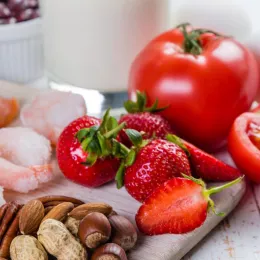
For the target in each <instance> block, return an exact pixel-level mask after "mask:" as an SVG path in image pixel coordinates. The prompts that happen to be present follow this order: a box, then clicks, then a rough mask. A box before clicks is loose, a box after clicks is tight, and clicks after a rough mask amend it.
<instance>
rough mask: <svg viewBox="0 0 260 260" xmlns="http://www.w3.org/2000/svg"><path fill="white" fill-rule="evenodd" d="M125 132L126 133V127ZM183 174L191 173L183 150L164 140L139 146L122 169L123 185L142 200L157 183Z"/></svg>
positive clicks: (159, 183)
mask: <svg viewBox="0 0 260 260" xmlns="http://www.w3.org/2000/svg"><path fill="white" fill-rule="evenodd" d="M126 131H127V133H128V134H129V129H128V130H126ZM130 131H133V130H130ZM134 133H135V134H137V133H138V132H134ZM139 134H140V133H139ZM129 136H130V138H132V137H131V134H130V135H129ZM182 173H184V174H187V175H190V174H191V172H190V166H189V161H188V158H187V155H186V154H185V152H184V151H183V150H182V149H181V148H180V147H179V146H178V145H176V144H173V143H171V142H168V141H167V140H163V139H155V140H152V141H150V142H149V143H148V144H147V143H145V145H141V147H139V149H138V150H137V152H136V155H135V158H134V160H133V162H132V163H131V164H130V165H129V164H128V166H127V167H126V169H125V172H124V174H125V175H124V184H125V188H126V190H127V191H128V193H129V194H130V195H131V196H132V197H134V198H135V199H136V200H138V201H144V200H145V199H146V198H147V197H148V196H149V195H150V194H151V193H152V192H153V190H154V189H155V188H157V187H158V186H159V185H161V184H163V183H164V182H165V181H167V180H169V179H171V178H173V177H178V176H181V174H182ZM118 179H119V180H120V178H118V175H117V180H118Z"/></svg>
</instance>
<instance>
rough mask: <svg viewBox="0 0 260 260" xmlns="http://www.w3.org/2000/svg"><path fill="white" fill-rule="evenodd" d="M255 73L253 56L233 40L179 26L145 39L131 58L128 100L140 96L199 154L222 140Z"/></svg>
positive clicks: (243, 105)
mask: <svg viewBox="0 0 260 260" xmlns="http://www.w3.org/2000/svg"><path fill="white" fill-rule="evenodd" d="M258 81H259V75H258V70H257V63H256V60H255V58H254V56H253V54H252V53H251V52H250V51H249V50H248V49H247V48H245V47H244V46H243V45H242V44H240V43H238V42H237V41H235V40H234V39H233V38H227V37H222V36H218V35H216V34H214V33H212V32H209V31H205V30H200V29H192V28H191V27H190V26H185V25H184V26H181V27H178V28H175V29H173V30H171V31H167V32H165V33H163V34H162V35H160V36H158V37H157V38H155V39H154V40H153V41H151V42H150V43H149V44H148V45H147V46H146V47H145V48H144V49H143V51H141V52H140V53H139V55H138V56H137V57H136V59H135V60H134V62H133V64H132V67H131V71H130V76H129V86H128V87H129V97H130V99H134V98H135V92H136V90H139V91H141V92H146V94H147V98H148V103H149V105H151V104H152V103H153V102H155V100H156V99H157V98H158V100H159V107H160V106H161V107H164V106H167V105H169V107H168V108H167V109H166V110H164V111H163V112H161V113H162V115H163V116H164V117H165V118H166V119H168V120H169V121H170V123H171V124H172V125H173V127H174V128H175V129H176V130H177V132H178V133H179V135H180V136H182V137H183V138H184V139H187V140H189V141H190V142H192V143H194V144H196V145H197V146H199V147H201V148H203V149H205V150H216V149H217V148H219V147H221V146H222V145H223V144H224V143H225V140H226V137H227V135H228V132H229V130H230V128H231V125H232V123H233V121H234V119H235V118H236V117H237V116H238V115H240V114H241V113H243V112H245V111H248V110H249V108H250V106H251V103H252V101H253V99H254V97H255V95H256V92H257V87H258Z"/></svg>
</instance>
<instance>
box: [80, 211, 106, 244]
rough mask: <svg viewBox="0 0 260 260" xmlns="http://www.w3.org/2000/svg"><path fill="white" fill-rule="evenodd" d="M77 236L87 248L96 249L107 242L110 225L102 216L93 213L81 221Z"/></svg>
mask: <svg viewBox="0 0 260 260" xmlns="http://www.w3.org/2000/svg"><path fill="white" fill-rule="evenodd" d="M78 236H79V238H80V241H81V242H82V243H83V244H84V245H86V246H87V247H88V248H97V247H98V246H100V245H101V244H104V243H106V242H107V241H108V240H109V238H110V236H111V225H110V223H109V221H108V219H107V217H106V216H105V215H104V214H102V213H99V212H93V213H90V214H88V215H87V216H85V217H84V218H83V219H82V220H81V222H80V224H79V231H78Z"/></svg>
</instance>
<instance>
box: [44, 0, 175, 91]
mask: <svg viewBox="0 0 260 260" xmlns="http://www.w3.org/2000/svg"><path fill="white" fill-rule="evenodd" d="M41 4H42V11H43V12H42V14H43V20H44V21H43V22H44V25H43V27H44V50H45V69H46V72H47V76H48V77H49V79H50V80H52V81H54V82H58V83H65V84H68V85H73V86H76V87H80V88H86V89H92V90H98V91H100V92H120V91H126V89H127V79H128V73H129V69H130V66H131V62H132V61H133V59H134V58H135V56H136V55H137V54H138V52H139V51H140V50H141V49H142V48H143V47H144V46H145V45H146V44H147V43H148V41H150V40H151V39H152V38H153V37H154V36H156V35H157V34H158V33H160V32H162V31H163V30H165V29H167V28H168V26H169V16H170V10H169V0H73V1H72V0H43V1H42V3H41Z"/></svg>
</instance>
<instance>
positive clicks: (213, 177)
mask: <svg viewBox="0 0 260 260" xmlns="http://www.w3.org/2000/svg"><path fill="white" fill-rule="evenodd" d="M167 140H169V141H171V142H173V143H176V144H178V145H179V146H180V147H182V148H183V149H184V151H186V152H187V153H188V155H189V156H188V157H189V160H190V165H191V170H192V173H193V175H195V176H197V177H200V178H202V179H203V180H205V181H231V180H234V179H236V178H238V177H240V176H241V173H240V171H239V170H237V169H236V168H233V167H231V166H229V165H227V164H225V163H224V162H222V161H220V160H218V159H217V158H215V157H213V156H212V155H210V154H208V153H206V152H204V151H202V150H201V149H199V148H197V147H196V146H194V145H192V144H190V143H188V142H187V141H184V140H182V139H180V138H179V137H177V136H175V135H167Z"/></svg>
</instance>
